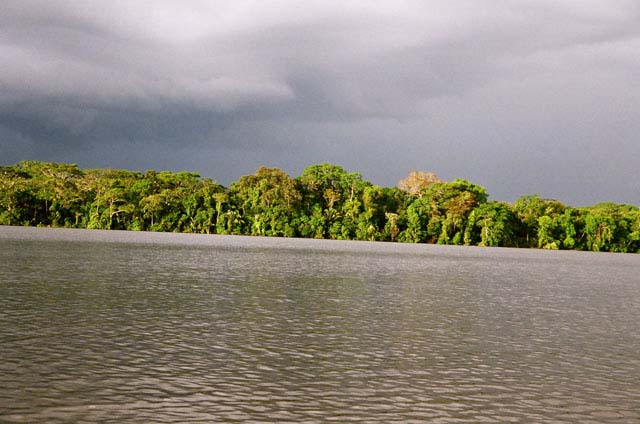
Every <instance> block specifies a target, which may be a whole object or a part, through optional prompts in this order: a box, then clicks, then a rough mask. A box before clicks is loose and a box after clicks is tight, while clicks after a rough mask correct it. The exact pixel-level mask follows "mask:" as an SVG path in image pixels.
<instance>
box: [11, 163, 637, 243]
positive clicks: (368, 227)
mask: <svg viewBox="0 0 640 424" xmlns="http://www.w3.org/2000/svg"><path fill="white" fill-rule="evenodd" d="M0 224H3V225H30V226H52V227H73V228H98V229H120V230H143V231H176V232H190V233H207V234H210V233H218V234H245V235H264V236H286V237H314V238H330V239H349V240H384V241H399V242H411V243H439V244H458V245H480V246H514V247H537V248H545V249H579V250H593V251H611V252H634V253H636V252H640V210H639V209H638V207H636V206H630V205H618V204H613V203H602V204H598V205H595V206H592V207H585V208H571V207H568V206H566V205H564V204H562V203H561V202H558V201H556V200H547V199H542V198H540V197H539V196H536V195H528V196H523V197H521V198H519V199H518V200H516V201H515V202H514V203H513V204H508V203H505V202H497V201H489V200H488V196H487V193H486V190H485V189H484V188H483V187H481V186H478V185H476V184H473V183H471V182H469V181H466V180H460V179H457V180H455V181H451V182H444V181H441V180H439V179H438V178H437V177H436V176H435V174H432V173H425V172H412V173H411V174H409V176H408V177H407V178H405V179H403V180H402V181H400V182H399V184H398V187H397V188H396V187H391V188H386V187H378V186H375V185H372V184H371V183H369V182H367V181H364V180H363V179H362V176H361V175H360V174H357V173H349V172H346V171H345V170H344V169H342V168H341V167H339V166H336V165H330V164H320V165H313V166H310V167H308V168H306V169H305V170H304V171H303V173H302V175H300V176H299V177H297V178H290V177H289V176H288V175H287V174H286V173H285V172H283V171H282V170H280V169H278V168H265V167H261V168H259V169H258V170H257V171H256V173H255V174H253V175H246V176H243V177H241V178H240V179H239V180H238V181H236V182H234V183H232V184H231V185H230V187H229V188H225V187H223V186H221V185H220V184H218V183H216V182H215V181H213V180H210V179H207V178H202V177H200V176H199V175H198V174H195V173H191V172H178V173H172V172H166V171H163V172H156V171H146V172H145V173H140V172H132V171H126V170H113V169H92V170H81V169H79V168H78V167H77V166H76V165H68V164H57V163H44V162H35V161H24V162H20V163H19V164H16V165H12V166H6V167H0Z"/></svg>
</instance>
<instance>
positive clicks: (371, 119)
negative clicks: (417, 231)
mask: <svg viewBox="0 0 640 424" xmlns="http://www.w3.org/2000/svg"><path fill="white" fill-rule="evenodd" d="M639 10H640V6H639V5H638V4H637V2H635V1H624V0H621V1H595V0H580V1H578V0H564V1H551V0H546V1H543V0H539V1H533V0H531V1H527V0H522V1H507V0H498V1H471V0H468V1H464V0H460V1H455V2H451V1H441V0H438V1H389V2H376V4H375V6H374V5H372V3H370V2H358V1H354V2H337V1H335V2H332V1H322V2H313V1H309V2H304V3H300V2H292V1H270V2H256V1H241V0H238V1H233V2H210V1H186V2H173V1H168V0H167V1H152V2H151V1H149V2H147V1H138V2H131V1H110V2H97V1H96V2H89V1H85V2H72V1H57V2H51V1H4V2H2V3H1V4H0V63H2V66H1V67H0V92H1V97H0V138H1V140H2V141H1V142H0V149H1V152H2V155H1V156H2V157H0V160H1V161H2V162H3V163H12V162H15V161H17V160H20V159H40V160H56V161H65V162H74V161H75V162H79V163H80V164H81V165H83V166H114V167H133V168H142V169H144V168H159V167H165V168H171V169H191V170H199V171H201V172H202V173H203V174H205V175H209V176H212V177H214V178H217V179H219V180H221V181H222V182H228V181H230V180H233V179H235V178H237V177H238V176H239V175H240V173H246V172H252V170H253V169H255V167H257V166H258V165H259V164H261V163H264V164H267V165H274V166H280V167H282V168H284V169H285V170H287V171H289V172H291V173H292V174H296V173H298V172H299V171H300V170H301V169H302V168H303V167H304V166H305V165H308V164H311V163H316V162H320V161H331V162H335V163H339V164H341V165H343V166H345V167H347V168H349V169H351V170H354V171H361V172H363V173H364V175H365V177H366V178H368V179H370V180H372V181H374V182H376V183H378V184H383V185H393V184H395V181H397V180H398V179H399V178H401V177H403V176H404V175H405V174H406V173H407V172H408V171H409V170H411V169H426V170H433V171H436V172H438V173H439V174H440V175H441V176H443V177H445V178H454V177H458V176H459V177H466V178H470V179H472V180H474V181H476V182H478V183H480V184H484V185H486V186H487V187H488V189H489V192H490V193H491V194H492V195H493V196H494V197H496V198H502V199H513V198H514V197H515V196H517V195H519V194H525V193H531V192H540V193H541V194H542V195H546V196H553V197H559V198H561V199H563V200H566V201H568V202H573V203H589V202H595V201H599V200H614V201H626V202H632V203H636V204H637V203H640V188H639V187H638V186H637V185H636V184H633V183H631V182H630V181H633V180H634V179H635V178H637V171H636V168H637V165H636V162H637V160H638V159H639V158H640V147H639V143H638V142H637V136H636V134H638V133H640V116H639V115H640V112H639V111H640V100H639V99H640V87H639V85H638V82H637V77H636V76H637V75H638V73H639V71H640V55H638V54H637V52H638V51H640V18H639V17H640V13H639Z"/></svg>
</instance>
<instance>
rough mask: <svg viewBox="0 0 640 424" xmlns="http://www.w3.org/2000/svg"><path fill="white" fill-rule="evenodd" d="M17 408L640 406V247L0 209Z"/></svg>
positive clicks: (287, 411) (412, 414) (144, 418)
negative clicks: (311, 232) (364, 234)
mask: <svg viewBox="0 0 640 424" xmlns="http://www.w3.org/2000/svg"><path fill="white" fill-rule="evenodd" d="M0 264H2V266H0V358H2V360H1V361H0V383H1V384H0V421H3V422H5V421H6V422H83V421H85V422H95V421H101V422H163V423H165V422H174V423H184V422H203V423H208V422H256V421H258V422H295V423H301V422H384V423H390V422H403V423H407V422H426V421H428V422H445V423H446V422H510V421H513V422H541V421H551V420H553V421H554V422H638V421H639V420H640V408H639V405H640V353H639V349H638V348H639V347H640V281H639V278H638V275H639V274H640V273H639V271H640V256H638V255H614V254H590V253H576V252H543V251H529V250H512V249H482V248H454V247H438V246H424V245H420V246H417V245H397V244H382V243H377V244H376V243H357V242H330V241H316V240H289V239H267V238H246V237H221V236H190V235H175V234H144V233H121V232H100V231H95V232H92V231H74V230H46V229H21V228H20V229H18V228H10V227H0Z"/></svg>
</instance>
